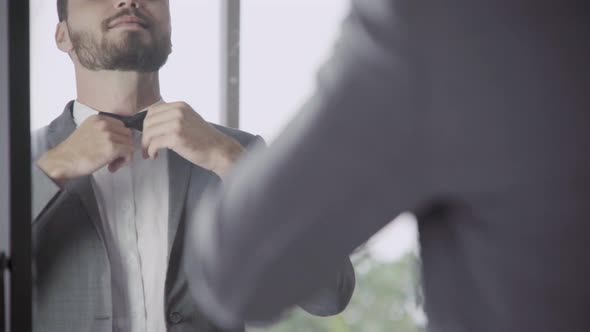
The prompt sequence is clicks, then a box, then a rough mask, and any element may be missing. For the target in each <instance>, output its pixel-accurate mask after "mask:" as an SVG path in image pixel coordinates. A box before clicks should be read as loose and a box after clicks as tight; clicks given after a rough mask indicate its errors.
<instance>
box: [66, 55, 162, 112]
mask: <svg viewBox="0 0 590 332" xmlns="http://www.w3.org/2000/svg"><path fill="white" fill-rule="evenodd" d="M76 86H77V90H78V99H77V100H78V101H79V102H80V103H82V104H84V105H87V106H89V107H92V108H93V109H95V110H97V111H101V112H108V113H115V114H119V115H133V114H135V113H137V112H139V111H141V110H143V109H145V108H146V107H149V106H150V105H153V104H154V103H156V102H158V101H159V100H160V99H161V96H160V82H159V76H158V72H153V73H137V72H121V71H90V70H87V69H86V68H81V67H79V68H76Z"/></svg>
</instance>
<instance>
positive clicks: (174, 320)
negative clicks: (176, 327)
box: [168, 311, 182, 324]
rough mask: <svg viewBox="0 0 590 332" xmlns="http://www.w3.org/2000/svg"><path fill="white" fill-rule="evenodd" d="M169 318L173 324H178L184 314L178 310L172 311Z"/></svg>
mask: <svg viewBox="0 0 590 332" xmlns="http://www.w3.org/2000/svg"><path fill="white" fill-rule="evenodd" d="M168 320H169V321H170V323H172V324H178V323H180V322H182V315H181V314H180V313H178V312H176V311H174V312H171V313H170V315H168Z"/></svg>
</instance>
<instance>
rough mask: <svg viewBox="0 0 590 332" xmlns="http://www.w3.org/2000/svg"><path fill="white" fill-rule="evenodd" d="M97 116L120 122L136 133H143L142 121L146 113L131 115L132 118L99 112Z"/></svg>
mask: <svg viewBox="0 0 590 332" xmlns="http://www.w3.org/2000/svg"><path fill="white" fill-rule="evenodd" d="M98 114H99V115H104V116H108V117H110V118H113V119H117V120H120V121H121V122H123V124H124V125H125V127H127V128H131V129H135V130H137V131H143V120H144V119H145V117H146V115H147V111H144V112H139V113H137V114H135V115H132V116H124V115H118V114H113V113H106V112H100V113H98Z"/></svg>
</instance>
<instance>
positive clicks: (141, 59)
mask: <svg viewBox="0 0 590 332" xmlns="http://www.w3.org/2000/svg"><path fill="white" fill-rule="evenodd" d="M168 1H169V0H127V1H114V0H69V3H68V19H67V22H66V24H67V28H68V31H69V35H70V40H71V42H72V46H73V50H74V52H75V53H76V56H77V58H78V61H79V62H80V64H81V65H82V66H84V67H85V68H87V69H90V70H120V71H137V72H153V71H157V70H158V69H160V68H161V67H162V66H163V65H164V63H166V60H167V59H168V55H169V54H170V52H171V42H170V33H171V28H170V8H169V3H168Z"/></svg>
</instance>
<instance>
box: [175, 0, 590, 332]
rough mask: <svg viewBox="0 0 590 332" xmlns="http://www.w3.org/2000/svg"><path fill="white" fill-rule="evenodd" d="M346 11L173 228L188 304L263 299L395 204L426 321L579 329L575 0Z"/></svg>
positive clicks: (579, 71)
mask: <svg viewBox="0 0 590 332" xmlns="http://www.w3.org/2000/svg"><path fill="white" fill-rule="evenodd" d="M352 8H353V10H352V12H351V14H350V15H349V16H348V19H347V22H346V24H345V26H344V27H343V29H342V31H343V34H342V36H341V38H340V40H339V41H338V43H337V45H338V47H337V48H336V49H335V52H334V54H333V56H332V58H331V60H330V61H329V62H328V63H327V64H326V66H325V67H324V68H323V70H322V71H321V73H320V75H319V76H320V80H319V84H318V90H317V92H316V93H315V95H314V97H313V98H312V100H311V101H310V102H309V103H308V106H307V108H306V109H305V110H304V111H303V112H302V114H299V115H298V117H296V120H295V122H294V123H292V124H291V126H290V127H288V129H287V131H286V132H285V133H283V135H282V136H280V137H279V138H278V139H277V140H276V141H275V143H274V144H273V145H272V146H271V147H270V148H269V149H268V150H265V151H261V152H260V153H259V154H256V153H252V154H250V155H249V156H246V158H244V159H245V161H244V163H243V164H241V165H240V166H239V167H237V168H236V170H235V175H233V176H232V175H230V176H229V178H228V179H227V181H225V182H224V186H223V190H222V191H221V192H219V197H221V199H212V200H211V202H212V203H213V204H211V205H209V206H205V207H209V208H210V209H205V208H203V209H200V213H202V216H203V218H199V222H198V223H194V228H193V230H194V233H193V232H191V231H187V234H190V235H191V237H190V238H191V239H192V240H193V241H190V242H189V241H187V244H188V245H190V246H188V247H187V249H188V250H187V253H186V258H187V259H186V261H187V262H190V265H188V266H187V268H188V269H190V271H191V273H192V274H193V275H194V276H195V279H194V282H193V283H191V289H192V290H193V291H194V293H195V294H196V295H197V297H198V298H199V299H203V298H207V299H208V301H206V302H204V301H200V300H199V302H200V303H201V304H202V306H203V308H204V309H205V310H209V312H210V316H211V317H215V318H216V319H217V320H219V321H220V322H222V323H223V324H227V325H231V324H232V323H233V322H236V321H239V322H242V321H243V320H245V319H249V318H259V317H261V316H262V317H266V316H269V315H273V314H276V313H277V312H280V310H281V309H282V308H284V307H286V306H288V305H290V304H292V303H293V302H295V300H297V299H299V298H301V296H303V295H305V294H306V292H309V291H311V290H313V289H314V287H315V285H314V284H310V283H308V282H307V281H308V280H309V279H311V280H314V283H315V282H318V280H321V279H327V280H329V279H330V278H331V273H330V272H331V269H332V268H333V267H334V266H333V265H332V263H333V262H334V261H335V260H334V258H336V257H341V256H344V255H346V254H348V253H349V252H350V251H351V250H352V249H353V248H355V247H356V246H358V245H359V244H360V243H363V242H364V241H366V239H367V238H368V237H369V236H371V235H372V234H373V233H375V232H376V231H377V230H379V229H380V228H381V227H382V226H384V225H385V224H386V223H387V222H388V221H390V220H391V219H392V218H393V217H394V216H396V215H397V214H398V213H400V212H402V211H407V210H412V211H414V212H416V214H417V215H418V220H419V229H420V243H421V256H422V263H423V269H424V290H425V299H426V310H427V315H428V322H429V329H430V330H431V331H433V332H434V331H436V332H471V331H477V332H488V331H492V332H499V331H502V332H524V331H526V332H528V331H535V332H539V331H542V332H546V331H547V332H548V331H551V332H553V331H568V332H587V331H590V317H589V315H588V308H590V283H589V282H588V281H589V280H590V259H589V258H588V235H589V234H590V222H589V216H590V204H589V202H590V154H589V153H588V151H589V148H590V98H589V96H590V95H589V93H588V87H590V61H588V60H589V58H590V45H589V43H588V40H589V38H590V24H589V20H588V2H586V1H559V2H555V1H512V0H508V1H498V0H494V1H472V0H462V1H419V0H354V1H352ZM212 197H215V196H212ZM203 201H207V199H204V200H203ZM237 216H240V217H241V219H240V222H234V219H235V218H236V217H237ZM207 217H209V218H207ZM277 217H282V218H280V219H279V218H277ZM283 217H284V218H283ZM189 230H190V228H189ZM335 230H337V231H335ZM201 238H203V239H210V240H209V241H206V242H205V241H194V239H201ZM326 238H329V239H330V241H329V242H327V241H326ZM240 263H242V264H240ZM294 263H296V264H294ZM297 264H305V266H306V267H307V270H306V271H305V273H301V271H297V270H296V269H293V266H297ZM237 271H239V272H240V273H243V274H245V275H248V276H250V277H249V278H241V279H238V278H234V275H235V273H236V272H237ZM310 275H313V277H310ZM201 276H207V277H208V278H202V277H201ZM303 276H305V277H307V278H309V279H304V278H302V277H303ZM270 280H272V281H273V282H274V283H276V284H281V283H289V284H290V285H291V287H289V288H281V289H278V288H274V287H272V285H273V284H271V285H269V281H270ZM279 280H280V281H279ZM191 281H192V280H191ZM252 288H256V289H258V290H259V291H258V292H257V293H256V294H253V293H251V292H249V290H250V289H252ZM383 296H387V294H383ZM212 299H213V300H215V301H213V300H212ZM250 308H256V311H254V310H251V309H250Z"/></svg>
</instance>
